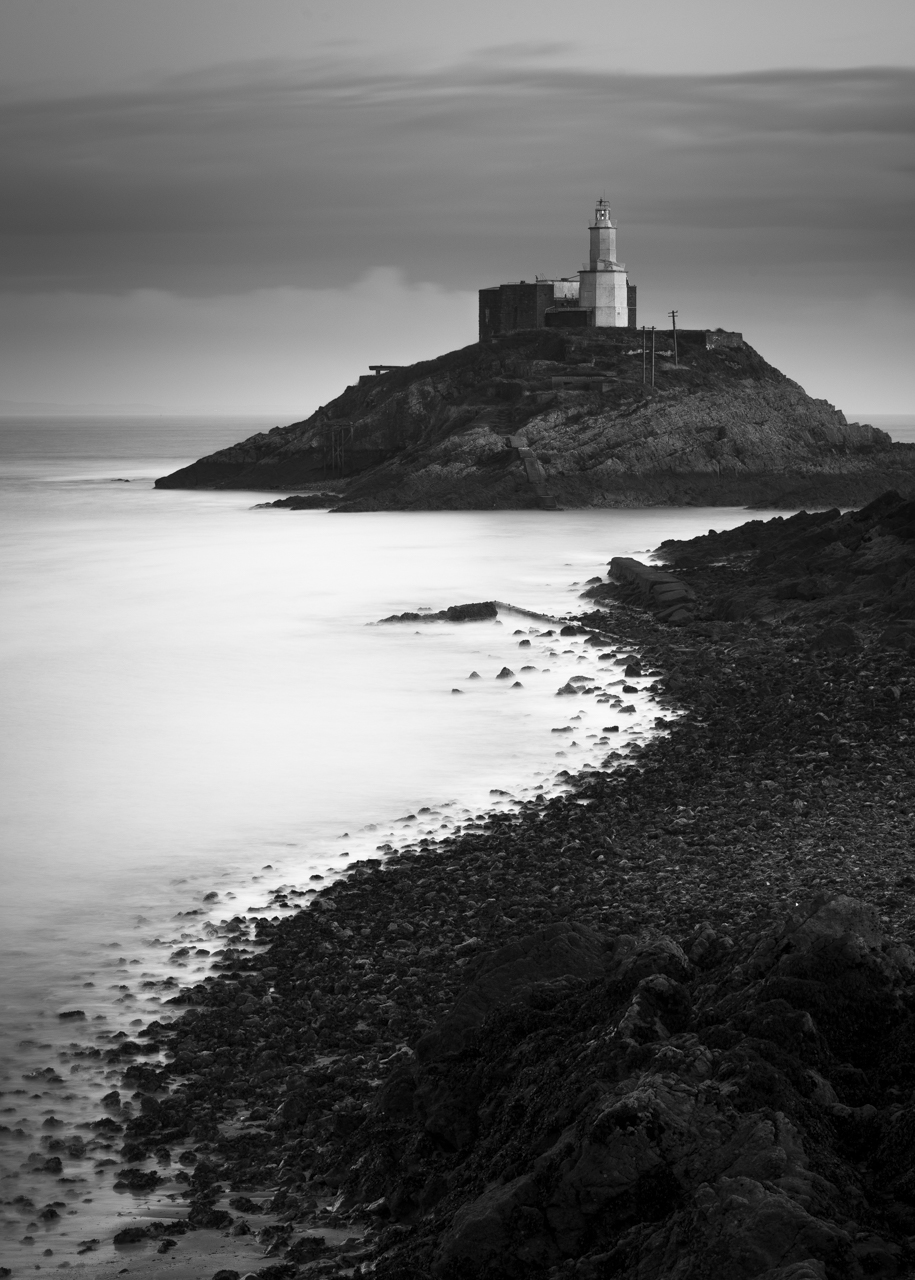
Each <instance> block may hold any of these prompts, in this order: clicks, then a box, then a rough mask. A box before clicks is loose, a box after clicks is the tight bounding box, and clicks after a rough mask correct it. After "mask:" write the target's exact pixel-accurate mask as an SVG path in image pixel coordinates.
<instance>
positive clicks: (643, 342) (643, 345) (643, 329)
mask: <svg viewBox="0 0 915 1280" xmlns="http://www.w3.org/2000/svg"><path fill="white" fill-rule="evenodd" d="M645 350H646V347H645V326H644V325H642V385H643V386H644V385H645Z"/></svg>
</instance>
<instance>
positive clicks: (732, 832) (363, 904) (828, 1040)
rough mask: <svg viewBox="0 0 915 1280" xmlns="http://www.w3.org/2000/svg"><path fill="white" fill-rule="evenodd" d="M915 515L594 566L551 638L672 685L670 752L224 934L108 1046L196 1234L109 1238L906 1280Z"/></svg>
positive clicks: (509, 1264) (378, 1262)
mask: <svg viewBox="0 0 915 1280" xmlns="http://www.w3.org/2000/svg"><path fill="white" fill-rule="evenodd" d="M911 510H912V505H911V504H909V503H907V502H905V501H904V500H902V499H900V498H899V497H898V495H886V496H884V497H883V498H882V499H881V500H880V501H878V502H875V503H874V504H872V505H871V507H870V508H869V510H866V511H860V512H857V513H850V514H846V515H840V514H839V513H838V512H829V513H825V514H824V515H804V514H802V515H799V516H796V517H793V518H792V519H786V520H781V519H777V520H774V521H772V520H770V521H767V522H762V521H757V522H751V523H750V524H748V525H745V526H743V527H742V528H741V529H736V530H732V531H730V532H728V533H721V534H716V533H710V534H708V535H706V536H705V537H703V538H698V539H693V540H692V541H691V542H689V543H670V544H666V546H665V548H664V552H665V555H666V557H667V567H666V568H664V569H661V570H659V571H657V577H656V578H654V579H652V578H651V576H650V575H649V576H648V577H647V578H646V577H645V576H644V575H639V574H638V573H634V572H633V571H632V565H631V562H629V564H628V565H622V566H620V565H617V566H616V567H615V568H612V569H611V581H610V582H608V583H606V584H602V585H597V584H595V585H594V586H593V587H592V588H590V595H591V597H592V599H591V600H590V601H589V602H588V607H589V609H590V612H587V613H584V614H582V615H580V616H578V617H576V618H574V619H569V620H568V623H567V625H568V626H569V627H571V628H575V629H577V630H578V631H579V634H582V633H584V634H585V635H587V636H588V637H590V638H591V639H593V641H594V643H595V644H598V645H599V644H607V643H608V642H607V641H606V640H605V639H603V638H602V637H606V636H607V635H614V636H616V637H617V638H618V639H617V642H616V646H615V647H616V648H618V649H620V650H621V651H622V652H623V653H624V654H626V655H627V657H626V661H627V662H628V664H629V665H628V666H627V668H626V670H627V674H629V673H630V672H631V673H632V675H635V674H636V672H637V671H638V670H641V671H645V672H648V671H651V672H659V673H663V674H662V675H659V678H658V679H657V681H656V685H655V693H656V697H657V700H658V712H659V716H658V725H659V727H662V728H665V729H666V730H667V732H665V733H664V734H663V735H661V736H659V737H658V738H656V739H655V740H653V741H652V742H650V743H649V744H648V745H646V746H645V747H644V748H643V749H642V750H641V752H639V753H633V757H632V758H631V759H630V760H629V761H628V762H627V763H626V765H625V766H624V767H618V766H619V763H620V762H619V756H618V753H611V754H610V755H609V756H608V758H607V760H606V762H605V765H606V767H605V769H604V770H597V771H593V772H587V773H583V774H580V775H578V776H577V777H573V778H571V779H570V780H569V781H570V787H569V790H568V792H567V793H566V794H563V795H557V796H553V797H552V798H549V799H547V798H545V797H544V798H542V799H540V800H536V801H530V802H526V803H524V804H522V805H521V806H520V807H519V808H518V809H517V811H515V812H498V813H492V814H490V815H488V816H486V815H481V816H480V818H479V819H478V820H477V821H476V822H474V823H472V824H470V825H469V826H468V827H466V828H465V829H464V830H463V831H462V832H461V833H459V834H456V835H452V836H449V837H447V838H445V839H442V840H440V841H436V840H432V839H428V838H424V839H422V840H421V841H418V842H416V843H415V844H413V845H407V846H405V847H404V848H402V849H401V850H399V851H398V852H396V853H390V854H388V855H386V856H385V855H382V856H380V857H379V858H378V859H369V860H364V861H362V862H361V863H357V864H354V865H350V867H349V868H348V871H347V873H346V874H345V875H344V876H342V877H341V878H340V879H339V880H337V881H336V882H335V883H333V884H330V885H328V886H327V887H324V888H322V889H321V890H320V891H319V892H318V893H317V894H316V895H315V896H314V897H313V898H312V900H311V905H310V907H308V909H305V910H299V911H297V912H295V913H288V912H287V910H286V909H288V908H289V907H290V905H291V904H290V901H289V896H290V895H289V894H288V890H284V889H283V888H277V890H276V891H275V893H274V896H273V905H274V907H275V909H276V912H277V913H281V912H283V913H285V914H283V915H281V914H275V915H274V917H273V918H272V919H268V918H258V919H257V920H256V924H255V926H254V928H255V931H256V941H257V945H256V946H255V947H254V948H252V947H251V946H248V945H243V943H242V940H243V939H244V938H245V937H246V935H247V931H248V929H249V928H250V924H251V922H250V920H247V919H245V918H243V917H238V918H237V919H235V920H231V921H228V922H227V923H226V930H227V933H228V936H229V937H230V938H231V935H232V933H233V930H234V931H235V932H236V933H237V937H238V939H239V945H238V946H237V948H236V947H233V946H232V945H231V944H230V943H229V944H227V946H226V947H225V948H224V949H223V950H222V951H221V952H220V953H219V955H218V959H217V961H216V964H215V965H214V971H213V972H212V973H211V974H210V975H209V976H208V977H207V978H206V980H205V981H203V982H201V983H199V984H198V985H197V986H194V987H192V988H190V989H188V990H185V991H183V992H181V993H180V994H179V995H178V996H176V997H175V998H174V999H173V1001H172V1004H173V1005H174V1006H177V1008H178V1009H179V1010H180V1009H183V1008H184V1007H185V1006H186V1011H185V1012H184V1013H183V1016H181V1017H180V1018H178V1019H177V1021H175V1022H172V1023H165V1022H162V1023H153V1024H152V1025H151V1026H149V1027H146V1028H144V1029H143V1030H141V1031H140V1032H139V1033H138V1034H137V1036H136V1038H135V1039H134V1040H131V1041H124V1042H123V1043H122V1044H121V1045H120V1046H119V1048H118V1049H116V1050H112V1066H114V1065H116V1064H117V1062H118V1061H120V1062H121V1063H122V1065H123V1067H124V1076H123V1079H124V1083H123V1084H122V1086H121V1088H122V1090H126V1091H129V1092H132V1094H133V1102H134V1104H135V1106H134V1111H133V1114H132V1115H131V1117H130V1118H129V1119H126V1122H125V1123H124V1125H123V1131H121V1129H120V1127H119V1126H115V1129H116V1130H117V1131H118V1132H119V1134H120V1136H119V1137H117V1138H112V1139H109V1141H112V1142H117V1143H119V1144H122V1145H120V1147H119V1155H120V1159H121V1161H122V1166H123V1167H122V1170H121V1177H122V1180H123V1181H124V1185H125V1186H128V1187H130V1186H131V1185H134V1184H135V1185H136V1186H137V1187H143V1186H149V1185H152V1182H153V1180H155V1179H156V1178H158V1177H159V1176H160V1174H159V1173H157V1172H156V1170H157V1169H158V1170H160V1171H162V1170H164V1171H165V1172H168V1170H169V1168H171V1169H172V1170H173V1169H174V1168H175V1167H176V1165H177V1167H178V1170H179V1172H178V1173H177V1175H176V1176H175V1179H174V1181H175V1183H176V1190H178V1189H179V1188H180V1196H181V1199H182V1200H183V1202H184V1204H185V1206H186V1207H185V1212H186V1215H187V1220H186V1222H178V1223H175V1222H174V1221H171V1222H166V1223H161V1222H160V1223H152V1224H150V1223H149V1222H148V1220H141V1221H140V1222H138V1223H137V1224H136V1225H135V1226H129V1227H127V1228H126V1230H127V1231H128V1232H130V1231H133V1232H135V1235H134V1236H133V1237H131V1238H132V1239H136V1240H138V1241H143V1240H147V1241H149V1242H150V1247H151V1249H152V1250H153V1251H155V1250H158V1251H159V1252H162V1251H163V1250H164V1251H166V1252H168V1253H169V1257H168V1259H166V1260H165V1261H167V1262H168V1265H169V1266H171V1265H172V1264H174V1265H178V1263H179V1262H180V1259H181V1257H182V1256H183V1254H184V1253H185V1252H186V1250H187V1248H188V1244H187V1241H188V1240H189V1239H192V1238H193V1233H194V1232H204V1233H206V1232H209V1233H210V1234H211V1235H212V1234H213V1233H221V1235H223V1236H225V1237H226V1238H227V1239H231V1238H235V1239H239V1240H250V1239H251V1238H252V1236H254V1237H256V1238H257V1239H258V1241H259V1243H260V1248H261V1252H262V1253H263V1255H265V1256H264V1258H263V1264H262V1265H260V1266H259V1267H258V1268H257V1270H256V1271H255V1272H253V1273H252V1272H250V1270H249V1267H248V1266H243V1267H242V1268H241V1270H239V1269H238V1268H236V1269H234V1270H233V1269H232V1268H226V1267H223V1269H222V1270H221V1271H219V1272H218V1273H217V1274H218V1275H219V1276H220V1277H221V1280H235V1278H236V1277H237V1276H238V1275H239V1274H256V1275H257V1276H260V1277H264V1280H268V1278H269V1280H293V1278H295V1277H307V1276H317V1275H353V1276H358V1275H369V1274H371V1275H374V1276H377V1277H378V1280H427V1277H434V1278H438V1280H514V1278H517V1280H522V1278H523V1280H536V1277H543V1278H544V1280H547V1278H550V1280H559V1278H561V1277H570V1278H571V1277H575V1280H610V1278H611V1277H613V1278H614V1280H864V1278H865V1277H900V1278H901V1277H906V1276H911V1275H912V1274H913V1272H915V1074H913V1072H915V1067H913V1063H915V951H913V949H912V948H913V946H915V926H913V921H912V906H913V901H915V892H913V891H915V762H913V759H912V749H911V748H912V742H913V740H915V727H913V715H915V680H913V675H912V665H911V657H910V655H911V647H912V646H911V644H910V628H909V625H907V624H909V623H910V622H911V621H915V594H913V588H912V583H911V581H910V573H911V562H912V557H913V555H915V553H913V547H915V528H913V526H912V523H911ZM826 566H831V568H830V571H829V573H827V572H826ZM808 579H814V580H816V581H817V582H818V583H819V585H818V587H817V589H816V590H813V589H812V588H811V589H810V590H807V589H806V588H805V589H804V590H803V591H801V590H794V589H792V590H791V591H788V590H787V589H785V590H782V589H780V587H779V584H785V583H796V582H798V581H801V582H806V581H807V580H808ZM659 580H663V584H664V586H665V589H666V590H667V591H668V592H670V591H672V590H677V589H680V592H681V594H680V596H679V598H678V600H676V601H675V602H674V604H673V605H671V604H663V607H662V602H661V601H660V600H657V599H653V598H652V592H653V591H654V586H653V585H652V583H654V584H657V583H658V581H659ZM646 583H647V584H648V585H646ZM594 597H597V598H596V599H595V598H594ZM760 600H762V601H767V602H770V603H767V604H766V605H765V606H764V607H757V605H755V604H752V603H751V602H753V601H760ZM735 602H738V603H735ZM671 609H674V611H675V612H674V613H673V614H669V616H668V617H667V618H666V619H665V618H663V617H662V616H661V615H662V614H664V613H666V612H669V611H670V610H671ZM677 609H685V616H684V615H683V614H680V615H677V614H676V610H677ZM408 621H411V620H408ZM395 625H396V624H395ZM589 642H590V641H589ZM638 655H640V658H639V656H638ZM593 692H594V691H592V690H589V689H587V688H586V687H585V686H584V685H581V686H579V687H578V688H577V689H573V690H572V693H571V695H569V692H568V690H566V691H565V693H566V697H565V698H564V699H563V706H564V709H566V708H567V707H568V706H569V705H570V698H571V697H574V698H576V699H579V700H581V701H582V702H587V700H588V698H589V696H591V695H593ZM675 711H676V712H683V711H685V712H686V714H685V715H684V714H680V715H678V716H675V714H674V713H675ZM111 1114H116V1113H115V1112H112V1113H111ZM104 1123H109V1124H110V1123H111V1122H110V1121H105V1120H102V1121H100V1122H99V1124H104ZM49 1141H52V1142H57V1143H66V1141H67V1138H66V1135H61V1136H59V1137H55V1138H53V1140H49ZM49 1149H50V1148H49ZM170 1161H174V1162H175V1163H172V1164H170ZM51 1163H53V1156H52V1159H51ZM58 1165H59V1161H58ZM49 1172H53V1170H49ZM188 1228H190V1232H191V1235H187V1234H184V1233H186V1232H187V1231H188ZM163 1237H165V1238H166V1239H167V1244H166V1243H164V1242H163V1243H161V1244H160V1243H158V1242H159V1241H160V1240H163ZM169 1251H171V1252H169ZM149 1261H150V1265H151V1267H152V1269H151V1270H149V1271H144V1272H143V1274H144V1275H145V1274H149V1275H153V1274H155V1267H154V1264H155V1258H151V1259H150V1260H149ZM165 1261H164V1262H163V1265H165ZM131 1270H132V1271H134V1270H136V1267H135V1266H134V1265H133V1264H132V1265H131ZM188 1274H191V1272H188ZM194 1274H195V1275H197V1274H199V1275H202V1276H206V1277H209V1275H210V1272H204V1271H198V1272H194Z"/></svg>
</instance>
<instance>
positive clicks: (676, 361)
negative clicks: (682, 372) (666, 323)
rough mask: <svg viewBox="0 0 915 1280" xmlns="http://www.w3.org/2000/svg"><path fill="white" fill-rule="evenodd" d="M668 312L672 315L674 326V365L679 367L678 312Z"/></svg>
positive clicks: (671, 319)
mask: <svg viewBox="0 0 915 1280" xmlns="http://www.w3.org/2000/svg"><path fill="white" fill-rule="evenodd" d="M667 314H668V315H669V316H670V322H671V324H672V325H673V327H674V365H675V366H676V367H678V368H679V365H680V361H679V359H678V357H677V312H676V311H668V313H667Z"/></svg>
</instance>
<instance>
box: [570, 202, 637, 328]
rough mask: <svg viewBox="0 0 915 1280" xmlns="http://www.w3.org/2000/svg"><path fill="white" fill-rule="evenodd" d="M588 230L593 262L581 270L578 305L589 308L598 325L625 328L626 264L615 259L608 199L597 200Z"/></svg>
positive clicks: (626, 316)
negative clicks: (592, 219)
mask: <svg viewBox="0 0 915 1280" xmlns="http://www.w3.org/2000/svg"><path fill="white" fill-rule="evenodd" d="M589 233H590V237H591V253H590V261H589V263H588V265H587V266H586V267H583V268H582V270H581V271H580V272H579V277H578V278H579V281H580V289H579V302H578V305H579V306H580V307H584V308H587V310H588V311H590V313H591V324H592V325H594V326H595V327H596V328H607V327H619V328H625V327H626V326H627V325H628V323H629V300H628V284H629V281H628V277H627V276H626V267H625V264H624V263H622V262H617V260H616V223H615V222H613V220H612V219H611V217H610V205H609V204H608V203H607V201H606V200H598V202H597V208H596V209H595V210H594V221H593V222H592V223H591V226H590V227H589Z"/></svg>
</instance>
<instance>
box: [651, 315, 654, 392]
mask: <svg viewBox="0 0 915 1280" xmlns="http://www.w3.org/2000/svg"><path fill="white" fill-rule="evenodd" d="M651 385H652V386H654V325H652V326H651Z"/></svg>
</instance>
